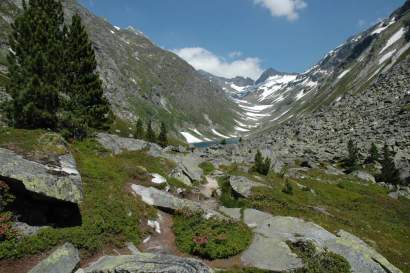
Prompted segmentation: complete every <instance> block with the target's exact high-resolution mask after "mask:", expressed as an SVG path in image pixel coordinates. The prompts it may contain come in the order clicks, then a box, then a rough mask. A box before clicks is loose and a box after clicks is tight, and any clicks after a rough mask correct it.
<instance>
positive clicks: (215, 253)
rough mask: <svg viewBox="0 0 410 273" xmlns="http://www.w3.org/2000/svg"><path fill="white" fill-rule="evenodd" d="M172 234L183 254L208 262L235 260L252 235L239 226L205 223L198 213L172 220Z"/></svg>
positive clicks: (185, 213)
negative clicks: (234, 257) (232, 258)
mask: <svg viewBox="0 0 410 273" xmlns="http://www.w3.org/2000/svg"><path fill="white" fill-rule="evenodd" d="M173 230H174V232H175V235H176V245H177V247H178V248H179V249H180V250H181V251H182V252H185V253H188V254H192V255H195V256H199V257H201V258H205V259H210V260H214V259H223V258H228V257H232V256H235V255H237V254H239V253H240V252H241V251H243V250H244V249H245V248H246V247H248V245H249V243H250V241H251V239H252V232H251V231H250V229H249V228H248V227H247V226H246V225H245V224H243V223H241V222H232V223H227V222H226V221H222V220H217V219H215V218H212V219H209V220H206V219H204V218H203V217H202V215H201V214H199V213H190V212H187V211H185V212H179V213H178V214H177V215H176V216H175V217H174V226H173Z"/></svg>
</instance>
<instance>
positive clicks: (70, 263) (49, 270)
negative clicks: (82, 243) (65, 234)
mask: <svg viewBox="0 0 410 273" xmlns="http://www.w3.org/2000/svg"><path fill="white" fill-rule="evenodd" d="M79 263H80V257H79V255H78V250H77V249H76V248H75V247H74V246H73V245H72V244H70V243H66V244H64V245H63V246H61V247H59V248H58V249H57V250H55V251H54V252H53V253H52V254H51V255H50V256H48V257H47V258H46V259H45V260H43V261H41V262H40V263H39V264H38V265H36V266H35V267H34V268H33V269H31V270H30V271H29V273H73V272H74V270H75V269H77V267H78V265H79Z"/></svg>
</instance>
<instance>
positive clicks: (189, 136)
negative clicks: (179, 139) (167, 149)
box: [180, 132, 204, 143]
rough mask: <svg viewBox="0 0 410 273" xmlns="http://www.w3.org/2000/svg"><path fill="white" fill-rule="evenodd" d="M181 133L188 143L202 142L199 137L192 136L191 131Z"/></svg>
mask: <svg viewBox="0 0 410 273" xmlns="http://www.w3.org/2000/svg"><path fill="white" fill-rule="evenodd" d="M180 134H181V135H183V136H184V138H185V139H186V141H187V142H188V143H200V142H204V141H203V140H202V139H199V138H197V137H195V136H193V135H192V134H191V133H188V132H180Z"/></svg>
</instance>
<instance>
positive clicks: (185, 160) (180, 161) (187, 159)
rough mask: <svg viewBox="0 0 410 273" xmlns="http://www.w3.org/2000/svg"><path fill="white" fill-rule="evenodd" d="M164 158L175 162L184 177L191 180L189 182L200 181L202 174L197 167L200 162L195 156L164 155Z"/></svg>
mask: <svg viewBox="0 0 410 273" xmlns="http://www.w3.org/2000/svg"><path fill="white" fill-rule="evenodd" d="M165 157H166V158H168V159H170V160H173V161H175V162H176V163H177V167H178V169H179V170H180V171H182V172H183V173H184V175H186V176H187V177H188V178H189V179H190V180H191V182H194V181H201V179H202V176H203V175H204V172H203V170H202V169H201V168H200V167H199V164H200V163H201V162H202V160H201V159H200V158H198V157H197V156H196V155H194V154H186V155H174V154H166V155H165Z"/></svg>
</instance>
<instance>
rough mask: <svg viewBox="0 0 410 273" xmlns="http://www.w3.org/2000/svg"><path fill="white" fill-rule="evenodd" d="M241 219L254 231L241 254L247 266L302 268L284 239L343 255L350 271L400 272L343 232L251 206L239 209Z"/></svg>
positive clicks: (274, 268)
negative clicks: (251, 239)
mask: <svg viewBox="0 0 410 273" xmlns="http://www.w3.org/2000/svg"><path fill="white" fill-rule="evenodd" d="M243 220H244V222H245V223H246V224H247V225H248V226H249V227H251V228H253V231H254V233H255V237H254V240H253V242H252V244H251V246H250V247H249V249H247V250H246V251H245V252H244V253H243V254H242V256H241V260H242V262H243V263H244V264H246V265H248V266H253V267H257V268H261V269H265V270H272V271H286V270H292V269H295V268H300V267H303V263H302V261H301V260H300V259H299V258H298V257H297V256H295V254H293V253H292V251H291V250H290V249H289V247H288V245H287V244H286V242H287V241H291V242H297V241H301V240H302V241H311V242H313V243H314V244H315V245H316V246H317V247H319V248H320V249H328V250H329V251H331V252H334V253H336V254H338V255H341V256H343V257H344V258H345V259H346V260H347V261H348V262H349V264H350V265H351V268H352V272H353V273H387V272H388V273H400V272H401V271H400V270H399V269H397V268H396V267H395V266H393V265H392V264H390V263H389V262H388V261H387V260H386V259H385V258H384V257H383V256H382V255H380V254H379V253H377V252H376V251H375V250H374V249H372V248H371V247H369V246H368V245H367V244H366V243H364V242H363V241H362V240H360V239H359V238H357V237H355V236H354V235H351V234H349V233H347V232H345V231H340V232H339V233H338V234H337V235H334V234H332V233H330V232H328V231H327V230H325V229H323V228H322V227H320V226H318V225H316V224H314V223H311V222H305V221H304V220H301V219H298V218H294V217H282V216H272V215H270V214H267V213H264V212H260V211H257V210H254V209H246V210H245V211H244V212H243Z"/></svg>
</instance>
